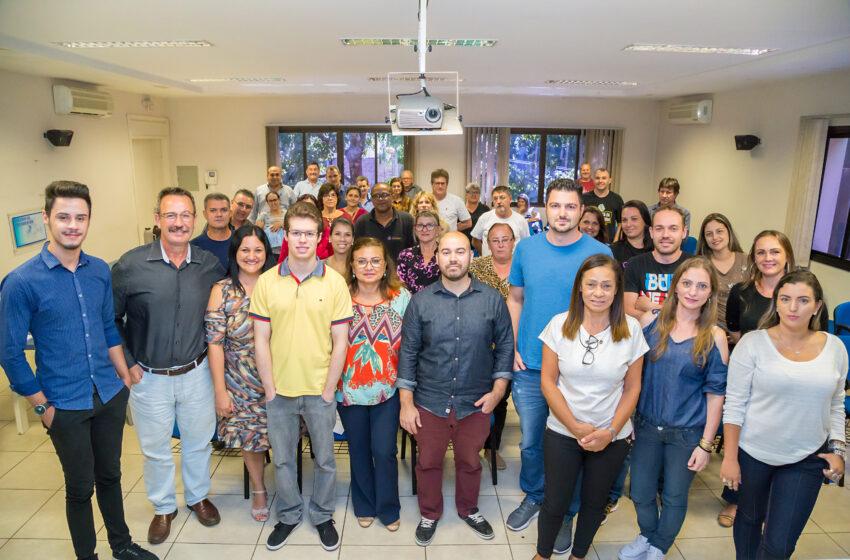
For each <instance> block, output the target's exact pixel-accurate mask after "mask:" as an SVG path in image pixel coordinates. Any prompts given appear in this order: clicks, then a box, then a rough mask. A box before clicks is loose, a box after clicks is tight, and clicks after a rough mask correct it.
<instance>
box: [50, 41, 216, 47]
mask: <svg viewBox="0 0 850 560" xmlns="http://www.w3.org/2000/svg"><path fill="white" fill-rule="evenodd" d="M53 44H54V45H59V46H60V47H65V48H66V49H111V48H115V49H127V48H134V49H158V48H164V47H211V46H213V44H212V43H210V42H209V41H205V40H199V41H61V42H58V43H53Z"/></svg>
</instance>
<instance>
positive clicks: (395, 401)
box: [337, 393, 401, 525]
mask: <svg viewBox="0 0 850 560" xmlns="http://www.w3.org/2000/svg"><path fill="white" fill-rule="evenodd" d="M399 408H400V403H399V397H398V393H396V394H395V395H393V396H392V398H390V399H389V400H387V401H385V402H382V403H380V404H376V405H372V406H360V405H351V406H343V405H342V404H338V405H337V410H338V411H339V417H340V418H341V419H342V425H343V427H344V428H345V437H346V439H347V440H348V456H349V462H350V464H351V503H352V504H353V505H354V515H356V516H357V517H377V518H378V519H379V520H380V521H381V523H383V524H384V525H389V524H390V523H393V522H395V521H398V518H399V510H400V508H401V505H400V503H399V499H398V462H397V461H396V453H397V452H398V446H397V444H396V433H397V432H398V414H399Z"/></svg>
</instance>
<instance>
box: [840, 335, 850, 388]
mask: <svg viewBox="0 0 850 560" xmlns="http://www.w3.org/2000/svg"><path fill="white" fill-rule="evenodd" d="M838 338H840V339H841V342H843V343H844V348H846V349H847V354H850V334H839V335H838ZM848 387H850V371H848V372H847V379H846V380H845V381H844V388H845V389H847V388H848Z"/></svg>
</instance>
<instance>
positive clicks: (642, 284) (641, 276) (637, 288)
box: [625, 252, 693, 304]
mask: <svg viewBox="0 0 850 560" xmlns="http://www.w3.org/2000/svg"><path fill="white" fill-rule="evenodd" d="M692 256H693V255H689V254H688V253H685V252H682V256H680V257H679V259H678V260H677V261H676V262H672V263H670V264H664V263H660V262H658V261H656V260H655V257H653V256H652V253H651V252H650V253H643V254H641V255H638V256H636V257H632V258H631V259H629V260H628V262H627V263H626V271H625V276H626V289H625V291H626V292H634V293H637V294H638V296H646V297H648V298H649V299H650V301H652V302H653V303H658V304H662V303H664V299H665V298H666V297H667V292H669V291H670V284H671V283H672V282H673V273H674V272H676V269H677V268H678V267H679V265H680V264H682V263H683V262H684V261H685V260H687V259H689V258H691V257H692Z"/></svg>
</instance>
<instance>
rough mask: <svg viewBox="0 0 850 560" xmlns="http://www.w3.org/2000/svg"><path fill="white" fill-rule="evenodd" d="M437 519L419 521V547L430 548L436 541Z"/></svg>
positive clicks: (417, 530) (417, 527)
mask: <svg viewBox="0 0 850 560" xmlns="http://www.w3.org/2000/svg"><path fill="white" fill-rule="evenodd" d="M437 521H438V520H437V519H427V518H425V517H423V518H422V519H420V520H419V525H417V526H416V544H418V545H419V546H428V545H429V544H431V541H432V540H434V533H436V532H437Z"/></svg>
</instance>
